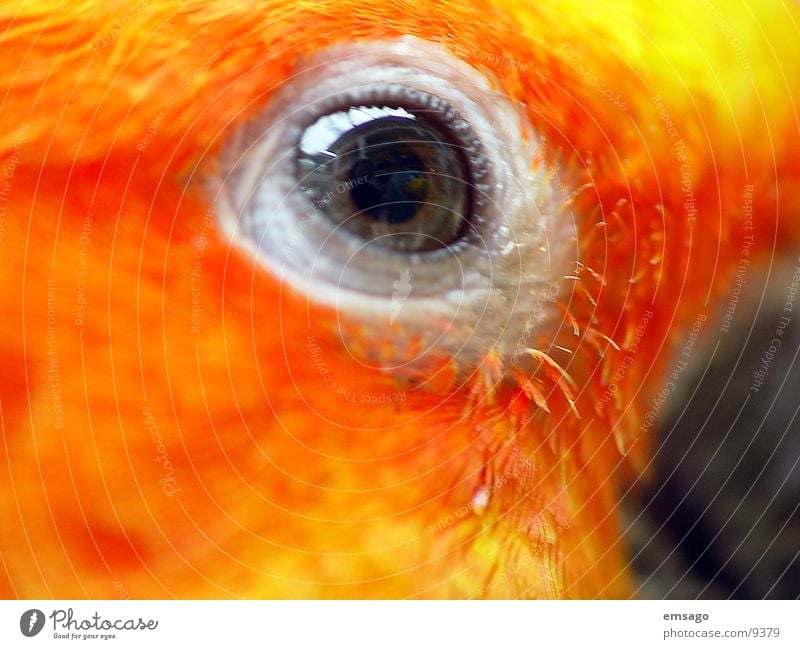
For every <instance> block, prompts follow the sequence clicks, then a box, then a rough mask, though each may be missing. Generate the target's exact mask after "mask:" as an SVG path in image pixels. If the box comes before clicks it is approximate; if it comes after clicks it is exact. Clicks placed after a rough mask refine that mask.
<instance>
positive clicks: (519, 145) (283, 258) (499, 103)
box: [212, 37, 574, 355]
mask: <svg viewBox="0 0 800 649" xmlns="http://www.w3.org/2000/svg"><path fill="white" fill-rule="evenodd" d="M392 83H394V84H402V85H405V86H407V87H410V88H416V89H418V90H419V91H421V92H427V93H430V94H433V95H435V96H439V97H441V98H442V99H444V100H445V101H446V102H447V103H448V104H449V105H450V106H452V107H453V109H454V111H455V114H456V116H457V118H456V119H457V120H461V121H463V123H464V125H465V126H466V125H468V126H469V128H470V129H471V130H472V131H473V132H474V133H475V135H476V137H477V138H478V139H479V141H480V144H481V147H482V149H483V150H484V151H485V155H486V157H487V159H488V160H489V161H490V163H491V168H492V176H491V178H489V179H488V181H487V188H486V189H487V198H488V200H487V216H486V218H487V219H489V220H491V222H492V227H491V228H490V229H487V230H486V231H485V232H484V235H483V237H482V238H481V240H480V241H477V242H473V243H470V244H469V245H465V246H462V247H461V248H460V249H459V248H458V247H455V248H453V249H446V250H442V251H441V252H439V251H437V255H438V257H437V258H434V256H428V257H424V258H423V256H421V255H415V254H409V255H406V256H405V257H404V258H403V259H402V260H397V259H396V260H395V261H387V257H388V256H386V255H384V257H383V258H380V259H378V258H376V257H374V256H370V253H368V252H367V251H365V250H362V249H361V248H360V247H359V245H358V243H357V242H351V243H350V244H347V243H338V244H333V243H332V241H331V239H330V236H329V235H330V224H329V223H327V222H323V221H322V220H321V219H320V218H319V215H315V214H313V213H312V214H308V213H306V212H305V207H304V206H305V205H306V198H305V197H303V196H301V195H299V194H300V192H298V189H297V187H296V174H295V173H294V169H295V161H294V154H295V150H296V146H297V143H298V142H300V140H301V137H302V135H303V132H304V129H305V128H307V127H308V125H309V124H310V123H313V120H315V119H316V118H318V116H319V115H320V114H321V113H323V112H324V111H325V110H328V109H329V108H330V107H331V106H336V105H339V106H341V105H357V104H358V103H360V99H361V98H362V97H363V95H364V93H365V92H366V91H367V90H368V89H369V88H370V87H372V86H374V85H376V84H384V85H386V84H392ZM348 102H349V104H348ZM526 131H527V133H526ZM536 153H537V146H536V139H535V138H534V137H533V134H532V133H531V132H530V127H529V126H528V125H526V123H525V121H524V118H523V111H521V110H519V109H518V108H517V107H516V106H515V105H514V104H513V103H512V102H511V101H510V100H509V99H508V98H506V97H505V96H504V95H502V94H501V93H499V92H497V91H496V90H493V89H492V84H491V83H490V80H489V79H487V78H486V77H485V76H483V74H482V73H481V72H479V71H477V70H475V69H474V68H472V67H470V66H469V65H467V64H466V63H464V62H463V61H461V60H459V59H457V58H455V57H453V55H452V54H450V53H449V52H447V51H446V50H445V49H444V48H441V47H439V46H436V45H434V44H431V43H423V42H421V41H419V40H418V39H415V38H411V37H406V38H401V39H396V40H391V41H379V42H362V43H357V44H350V45H345V46H337V47H334V48H331V49H329V50H326V51H324V52H321V53H319V54H318V55H317V56H316V57H314V58H311V59H308V60H306V61H305V62H304V65H303V67H302V68H300V69H298V70H297V72H296V74H295V75H294V76H293V77H292V78H290V79H288V80H287V81H286V83H285V84H283V86H282V88H281V89H280V90H279V91H278V93H277V95H276V96H275V97H274V98H273V99H272V100H271V101H270V103H269V104H268V105H267V106H266V107H265V110H264V112H263V114H262V115H261V116H260V118H258V119H256V120H254V121H253V122H251V123H249V124H247V125H245V126H244V127H243V128H242V129H241V130H240V131H239V132H238V133H237V134H236V135H235V136H234V137H232V138H231V140H230V142H229V145H228V147H226V149H225V150H224V151H223V154H222V156H221V165H220V166H221V169H222V173H221V174H220V175H218V176H217V177H215V178H213V179H212V190H213V191H215V192H216V195H215V201H216V204H217V207H218V210H217V211H218V217H219V219H220V224H221V226H222V228H223V229H224V230H225V231H227V232H228V234H229V236H230V237H231V241H232V242H233V243H234V244H236V245H238V246H241V247H243V248H245V249H247V250H248V251H249V253H250V254H252V255H254V256H255V257H256V259H257V260H258V261H259V263H260V264H261V266H262V267H263V268H264V270H265V271H266V272H269V273H270V274H272V275H273V276H275V277H276V278H277V279H278V280H279V281H282V282H286V283H288V284H289V285H290V286H291V287H292V288H293V289H294V290H296V291H299V292H301V293H303V294H305V295H306V296H307V298H308V299H309V300H310V301H313V302H315V303H318V304H322V305H328V306H331V307H334V308H336V309H338V310H339V311H340V312H346V313H347V315H348V316H349V317H350V318H355V319H359V320H361V321H363V322H364V323H365V324H366V325H370V326H372V325H374V326H375V327H377V328H379V329H381V330H384V329H385V328H386V324H387V323H388V322H389V319H388V315H387V314H388V313H389V312H390V310H391V301H392V294H393V292H394V283H395V282H396V281H397V279H398V277H399V276H400V274H401V272H403V271H404V270H405V269H406V268H410V269H411V272H412V273H413V275H414V286H415V291H414V292H412V294H411V295H410V296H409V298H408V300H407V302H406V304H405V305H404V308H403V310H402V312H401V314H400V317H399V318H398V320H397V321H396V324H397V325H398V326H400V327H401V328H402V329H403V331H404V332H407V335H408V336H409V337H413V336H416V337H422V338H423V339H425V338H427V337H428V336H429V335H435V336H437V337H438V336H439V335H440V334H441V332H438V333H436V332H433V333H430V332H426V331H424V330H422V327H424V324H420V323H430V322H431V321H432V320H440V321H444V322H449V323H450V324H449V326H448V329H449V331H450V334H449V342H448V345H449V347H450V348H451V351H452V353H453V354H454V355H470V354H472V350H473V349H477V348H478V347H480V346H481V345H484V349H486V348H488V347H486V346H485V344H486V340H485V339H486V337H491V338H492V339H497V338H498V335H499V332H503V331H506V330H507V329H508V330H510V331H513V333H512V334H509V335H513V336H514V337H515V338H516V337H517V336H518V335H519V331H520V330H521V329H523V328H524V327H525V324H524V321H525V319H526V318H527V315H528V314H529V313H530V312H531V311H532V310H533V308H534V305H535V304H537V303H541V302H542V301H543V300H547V301H548V304H552V297H548V296H551V295H552V288H550V285H549V284H548V282H553V281H558V279H559V278H561V277H562V276H563V275H565V274H568V273H569V272H571V271H572V270H573V269H574V261H570V259H569V257H570V253H572V254H573V255H574V246H570V242H573V243H574V234H572V232H571V228H574V224H572V223H571V221H570V219H569V215H566V218H565V215H564V214H562V213H561V212H562V209H563V207H564V206H562V205H561V204H560V202H559V199H558V197H557V195H556V192H554V191H553V189H552V188H551V187H549V186H548V183H547V179H546V177H545V171H544V170H543V168H542V167H543V166H542V165H539V168H538V169H534V168H533V160H534V157H535V155H536ZM550 168H552V167H550ZM562 243H565V244H566V245H561V244H562ZM554 244H558V245H554ZM355 258H358V260H359V261H358V263H354V261H353V260H354V259H355ZM545 320H546V318H545ZM517 321H519V322H517ZM501 337H502V334H501ZM469 340H473V342H474V344H473V342H469ZM492 346H494V345H489V347H492ZM501 346H509V345H507V344H506V343H503V344H502V345H501Z"/></svg>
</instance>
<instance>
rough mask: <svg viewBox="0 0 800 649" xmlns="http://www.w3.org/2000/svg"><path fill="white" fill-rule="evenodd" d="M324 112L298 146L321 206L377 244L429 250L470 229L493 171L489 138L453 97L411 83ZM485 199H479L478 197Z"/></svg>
mask: <svg viewBox="0 0 800 649" xmlns="http://www.w3.org/2000/svg"><path fill="white" fill-rule="evenodd" d="M368 94H370V95H373V96H374V97H375V98H376V99H378V98H380V97H387V98H392V99H393V101H392V102H391V103H388V102H387V103H383V104H381V103H378V102H377V101H376V102H373V103H371V104H369V105H366V104H362V105H359V106H351V107H348V108H345V109H342V110H336V111H333V112H331V113H328V114H325V115H322V116H321V117H319V118H318V119H317V120H316V121H314V123H313V124H311V125H310V126H309V127H308V128H307V129H306V130H305V132H304V133H303V135H302V138H301V140H300V144H299V147H298V157H297V162H298V183H299V186H300V188H301V189H302V191H303V192H304V193H305V195H306V196H307V197H308V198H309V200H310V202H311V205H312V206H313V207H314V209H318V210H320V211H321V212H323V213H324V214H326V215H327V216H328V217H329V218H330V219H332V221H333V222H334V223H336V224H340V225H341V226H342V227H341V229H343V230H345V231H346V233H351V234H355V235H357V236H359V237H361V238H363V239H365V240H367V241H370V242H372V243H373V244H374V245H377V246H384V247H386V248H389V249H393V250H397V251H403V252H425V251H430V250H436V249H437V248H443V247H446V246H450V245H452V244H454V243H455V242H457V241H458V240H459V239H461V238H462V237H463V236H466V235H467V234H468V231H469V229H470V224H471V216H472V211H473V209H474V208H475V207H479V206H480V203H481V202H482V195H481V193H480V192H476V191H475V183H476V182H477V183H480V182H483V181H485V179H486V175H487V170H486V168H485V166H486V165H485V163H484V162H483V160H482V156H481V152H480V145H479V143H478V141H477V138H475V136H474V134H472V133H471V130H470V129H469V126H468V125H467V124H466V122H464V121H463V120H458V119H457V117H456V114H455V112H454V110H453V109H452V107H450V106H449V104H447V102H445V101H444V100H442V99H441V98H439V97H436V96H434V95H431V94H428V93H421V92H419V91H416V90H413V89H411V88H407V87H403V86H390V87H386V88H380V89H373V90H371V91H370V92H369V93H368ZM476 204H477V205H476Z"/></svg>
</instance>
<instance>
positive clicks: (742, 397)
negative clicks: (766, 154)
mask: <svg viewBox="0 0 800 649" xmlns="http://www.w3.org/2000/svg"><path fill="white" fill-rule="evenodd" d="M798 266H800V261H798V260H797V259H794V260H788V261H786V262H785V263H781V264H779V265H776V266H773V267H772V268H771V269H769V270H763V271H758V272H757V271H756V269H755V267H751V268H750V269H749V271H748V273H747V275H746V276H745V283H744V286H743V290H742V298H741V299H740V301H739V303H738V305H737V306H736V311H735V314H734V318H733V321H732V323H731V327H730V330H729V331H728V332H727V333H725V334H721V332H720V325H721V323H722V313H723V310H720V311H719V312H718V313H713V312H712V313H711V314H710V316H709V318H708V321H707V323H706V325H705V331H704V334H705V337H704V339H703V344H702V345H700V347H698V348H697V349H696V351H695V353H694V358H693V359H692V361H693V362H692V366H691V370H690V371H691V374H690V375H689V376H688V378H687V380H682V381H681V385H680V386H679V389H678V390H677V391H676V393H675V394H674V395H673V397H671V398H670V399H669V401H668V407H666V408H665V414H664V415H663V417H662V419H661V426H660V432H659V438H658V439H657V440H656V448H655V457H654V461H653V465H652V466H651V470H652V473H651V475H650V477H649V480H646V481H642V482H640V483H639V484H637V485H635V487H634V489H632V490H631V493H630V494H629V496H628V498H627V499H626V505H625V511H626V518H627V521H626V524H627V525H628V526H630V527H629V529H628V531H627V538H628V542H629V543H630V545H631V552H632V556H633V557H634V559H633V565H634V568H635V571H636V573H637V575H638V579H639V592H638V595H639V596H640V597H643V598H671V599H675V598H687V599H690V598H728V597H733V598H739V599H740V598H780V599H796V598H798V597H800V421H799V420H798V409H800V364H799V363H798V355H799V354H798V352H799V351H800V292H798V293H799V294H798V295H797V296H796V301H795V303H794V308H793V313H791V314H787V313H786V311H784V308H785V304H786V301H787V297H788V295H789V293H790V287H791V284H792V281H793V278H795V277H796V273H797V272H798ZM727 307H728V305H727V304H726V305H724V307H723V308H727ZM787 315H789V318H790V321H789V323H788V324H786V318H784V320H783V321H781V317H782V316H787ZM779 324H780V325H781V326H785V328H784V329H783V333H782V335H780V339H781V340H782V343H781V345H780V347H779V348H778V350H777V352H776V353H775V354H774V358H773V359H772V360H771V362H770V363H769V370H768V372H767V373H766V377H765V378H763V385H761V386H760V387H759V391H758V392H753V391H752V390H751V386H753V385H754V380H755V379H754V373H756V372H759V370H760V369H763V361H764V358H765V352H768V351H769V348H770V345H771V342H772V341H773V339H775V338H776V330H777V328H778V327H779Z"/></svg>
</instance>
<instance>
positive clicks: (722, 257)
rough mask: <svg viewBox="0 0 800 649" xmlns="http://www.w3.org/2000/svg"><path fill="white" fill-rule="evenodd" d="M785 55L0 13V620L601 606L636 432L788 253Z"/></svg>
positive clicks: (474, 6) (705, 14)
mask: <svg viewBox="0 0 800 649" xmlns="http://www.w3.org/2000/svg"><path fill="white" fill-rule="evenodd" d="M798 25H800V7H799V6H798V5H797V3H796V2H790V1H788V0H770V1H759V2H756V1H754V0H734V1H733V2H729V3H725V4H724V5H723V3H716V4H715V3H714V2H713V0H679V1H677V2H673V3H669V4H662V3H658V2H653V3H650V2H641V1H633V0H609V1H607V2H603V3H594V2H588V1H585V2H567V1H565V0H543V1H542V2H537V3H533V2H528V1H527V0H441V1H438V2H432V1H431V0H402V1H394V2H388V1H386V0H376V1H375V2H370V3H363V2H358V1H355V0H335V1H334V0H315V1H314V2H306V1H300V0H293V1H289V2H276V1H275V0H239V1H230V0H224V1H223V0H185V1H181V2H175V1H173V0H138V1H136V2H134V1H133V0H114V1H108V0H105V1H102V2H100V1H96V0H86V1H83V2H77V3H72V4H69V3H68V4H63V3H60V2H54V1H53V0H37V1H36V2H30V1H29V0H3V1H2V4H0V34H1V35H0V39H1V42H2V50H3V54H4V55H3V57H2V59H1V60H0V119H2V125H3V128H2V129H0V174H1V176H0V304H1V305H2V312H3V314H4V315H3V318H2V320H1V322H2V324H1V325H0V327H2V335H0V358H1V359H2V361H1V362H0V373H1V374H2V376H1V377H0V429H1V430H2V440H3V443H2V446H1V447H0V512H2V519H3V523H2V525H0V595H2V596H3V597H4V598H22V599H41V598H57V599H128V598H134V599H165V598H179V599H206V598H208V599H217V598H219V599H228V598H251V599H373V598H378V599H406V598H419V599H473V598H474V599H490V598H491V599H517V598H526V599H594V598H604V599H626V598H630V597H633V596H634V594H635V592H636V577H635V574H634V570H633V568H632V557H631V552H630V549H629V546H628V542H627V540H626V529H625V523H624V519H623V516H622V514H621V501H622V499H623V497H624V495H625V494H626V493H627V492H628V491H629V490H630V489H631V485H632V484H634V483H635V482H636V481H637V480H642V479H647V476H648V474H649V473H650V472H651V471H652V457H653V453H654V446H655V440H656V430H657V429H658V426H659V421H660V419H661V417H662V416H663V413H664V411H665V409H666V405H665V404H668V403H670V402H671V401H673V400H674V399H675V398H677V396H676V395H678V393H679V390H678V387H679V386H680V384H681V382H682V381H683V380H684V377H685V373H684V368H685V367H686V363H688V362H689V360H690V359H691V357H692V356H693V355H695V354H696V353H699V352H697V351H696V350H697V349H698V348H699V347H700V346H701V345H702V344H703V340H704V337H705V336H706V335H708V333H709V332H713V331H716V332H718V333H719V335H721V336H724V335H725V331H726V329H727V326H728V324H729V323H730V322H731V320H732V319H734V318H736V315H737V314H736V313H735V307H736V304H735V301H734V300H733V297H732V296H735V295H737V293H735V291H736V290H737V286H740V285H741V281H742V278H743V277H744V276H745V275H746V274H747V273H748V272H749V271H750V269H751V268H752V269H755V268H757V267H758V268H766V267H768V266H769V265H770V264H771V263H772V261H773V260H774V259H775V258H776V256H777V255H780V254H783V252H785V251H791V250H793V249H795V250H796V246H797V243H798V236H797V232H798V227H797V224H798V219H800V192H798V191H797V188H798V184H799V183H800V147H798V146H797V142H798V137H799V136H800V121H798V110H797V103H796V101H797V99H798V98H800V59H798V57H797V56H796V54H797V52H796V50H797V42H798V41H797V39H798ZM782 251H783V252H782ZM792 306H796V305H795V304H794V303H793V300H788V301H787V307H786V308H788V309H789V311H788V313H789V314H790V313H791V309H792ZM739 315H741V312H740V314H739ZM776 338H779V335H778V336H776ZM773 344H776V345H780V344H781V342H780V340H778V342H777V343H773ZM768 346H769V345H767V347H768ZM768 369H769V368H768V367H767V368H766V370H765V372H768ZM762 379H763V376H762ZM758 380H759V379H758V377H756V378H755V379H754V387H755V389H757V388H758V385H756V383H757V381H758Z"/></svg>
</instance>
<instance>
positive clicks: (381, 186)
mask: <svg viewBox="0 0 800 649" xmlns="http://www.w3.org/2000/svg"><path fill="white" fill-rule="evenodd" d="M359 179H360V180H361V181H362V182H361V184H359ZM350 182H351V185H352V189H351V190H350V197H351V198H352V199H353V202H354V203H355V204H356V206H357V207H358V209H359V210H361V211H363V212H364V214H366V215H367V216H369V217H370V218H373V219H375V220H376V221H385V222H386V223H403V222H404V221H408V220H409V219H411V218H413V217H414V215H415V214H416V213H417V211H418V210H419V209H420V208H421V207H422V203H423V201H425V197H426V196H427V195H428V176H427V174H426V173H425V170H424V169H423V167H422V161H421V160H420V159H419V156H417V155H415V154H413V153H407V152H403V151H402V149H400V148H399V147H397V146H396V145H395V144H394V143H393V142H389V143H381V142H376V141H375V138H373V140H368V149H367V157H366V158H364V159H362V160H358V161H356V162H355V164H353V166H352V167H351V169H350Z"/></svg>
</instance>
